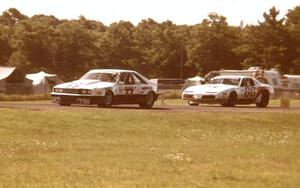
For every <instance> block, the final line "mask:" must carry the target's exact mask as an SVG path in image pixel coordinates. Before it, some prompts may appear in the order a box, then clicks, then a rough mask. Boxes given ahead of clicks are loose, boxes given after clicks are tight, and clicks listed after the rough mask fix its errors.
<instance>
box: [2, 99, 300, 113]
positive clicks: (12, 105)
mask: <svg viewBox="0 0 300 188" xmlns="http://www.w3.org/2000/svg"><path fill="white" fill-rule="evenodd" d="M3 108H6V109H29V110H42V111H46V110H70V111H72V110H94V109H106V108H99V107H97V106H82V105H72V106H67V107H64V106H59V105H57V104H53V103H50V102H0V109H3ZM109 109H111V110H124V109H126V110H139V111H142V110H147V111H160V112H183V111H185V112H188V111H199V112H245V113H246V112H299V113H300V107H291V108H286V109H285V108H280V107H268V108H256V106H254V105H250V106H236V107H221V106H219V105H200V106H188V105H160V104H156V105H154V107H153V108H152V109H140V108H139V107H138V106H137V105H118V106H113V107H111V108H109Z"/></svg>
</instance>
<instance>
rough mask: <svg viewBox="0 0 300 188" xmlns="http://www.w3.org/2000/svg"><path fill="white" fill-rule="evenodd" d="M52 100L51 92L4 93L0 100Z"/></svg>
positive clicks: (0, 95)
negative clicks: (34, 93) (36, 93)
mask: <svg viewBox="0 0 300 188" xmlns="http://www.w3.org/2000/svg"><path fill="white" fill-rule="evenodd" d="M37 100H50V95H49V94H40V95H4V94H0V101H37Z"/></svg>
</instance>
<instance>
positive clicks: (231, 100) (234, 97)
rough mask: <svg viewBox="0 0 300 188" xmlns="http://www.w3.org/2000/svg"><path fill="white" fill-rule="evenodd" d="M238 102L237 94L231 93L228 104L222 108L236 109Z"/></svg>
mask: <svg viewBox="0 0 300 188" xmlns="http://www.w3.org/2000/svg"><path fill="white" fill-rule="evenodd" d="M236 102H237V94H236V92H231V93H230V94H229V97H228V99H227V102H226V103H224V104H222V106H226V107H234V106H235V104H236Z"/></svg>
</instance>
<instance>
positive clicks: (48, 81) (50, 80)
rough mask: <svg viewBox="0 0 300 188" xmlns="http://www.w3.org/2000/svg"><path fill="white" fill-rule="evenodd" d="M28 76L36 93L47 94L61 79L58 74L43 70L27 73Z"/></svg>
mask: <svg viewBox="0 0 300 188" xmlns="http://www.w3.org/2000/svg"><path fill="white" fill-rule="evenodd" d="M26 78H27V79H29V80H32V88H33V93H34V94H46V93H50V92H51V88H52V87H53V86H54V85H55V84H58V83H61V80H60V79H59V78H58V77H57V75H56V74H48V73H45V72H43V71H41V72H38V73H33V74H27V75H26Z"/></svg>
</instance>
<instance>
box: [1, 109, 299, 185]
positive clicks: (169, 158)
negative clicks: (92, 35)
mask: <svg viewBox="0 0 300 188" xmlns="http://www.w3.org/2000/svg"><path fill="white" fill-rule="evenodd" d="M0 121H1V122H0V167H1V168H0V187H130V188H131V187H164V188H165V187H221V188H225V187H226V188H227V187H228V188H229V187H249V188H250V187H251V188H253V187H255V188H259V187H272V188H276V187H295V188H296V187H300V173H299V172H300V127H299V126H300V125H299V122H300V114H299V113H266V114H263V113H208V112H206V113H199V112H161V111H160V112H155V111H139V110H124V109H95V110H87V111H85V110H82V111H81V110H76V111H66V110H62V111H53V110H51V111H33V110H27V111H26V110H7V109H0Z"/></svg>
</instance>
